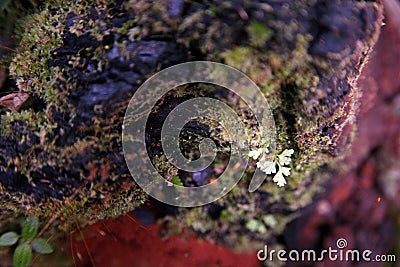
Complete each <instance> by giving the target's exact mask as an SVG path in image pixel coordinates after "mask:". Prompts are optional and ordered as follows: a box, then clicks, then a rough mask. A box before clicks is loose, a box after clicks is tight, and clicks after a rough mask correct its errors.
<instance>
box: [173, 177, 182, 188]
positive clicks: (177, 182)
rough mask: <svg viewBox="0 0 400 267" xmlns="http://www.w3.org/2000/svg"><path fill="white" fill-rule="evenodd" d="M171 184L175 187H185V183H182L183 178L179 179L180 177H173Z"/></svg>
mask: <svg viewBox="0 0 400 267" xmlns="http://www.w3.org/2000/svg"><path fill="white" fill-rule="evenodd" d="M171 183H173V184H174V185H179V186H183V183H182V181H181V178H179V176H172V178H171Z"/></svg>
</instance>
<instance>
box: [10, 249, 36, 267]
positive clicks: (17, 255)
mask: <svg viewBox="0 0 400 267" xmlns="http://www.w3.org/2000/svg"><path fill="white" fill-rule="evenodd" d="M31 260H32V248H31V246H29V245H28V244H27V243H21V244H19V245H18V247H17V248H16V249H15V251H14V259H13V262H14V267H26V266H28V264H29V263H30V262H31Z"/></svg>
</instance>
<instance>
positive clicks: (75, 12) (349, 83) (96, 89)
mask: <svg viewBox="0 0 400 267" xmlns="http://www.w3.org/2000/svg"><path fill="white" fill-rule="evenodd" d="M171 2H177V3H178V2H179V3H180V2H181V5H178V4H177V5H174V8H172V7H171V4H170V3H171ZM238 10H239V11H240V12H239V11H238ZM288 11H290V12H288ZM349 16H351V18H352V20H349V19H348V17H349ZM381 20H382V6H381V3H380V2H375V1H331V2H327V1H323V0H316V1H308V0H299V1H281V2H279V3H277V2H276V1H266V2H265V1H263V2H262V3H261V2H259V1H234V2H232V1H223V0H215V1H211V2H210V1H196V2H184V1H179V0H176V1H155V2H151V1H144V0H140V1H137V0H132V1H121V0H117V1H112V3H111V2H110V1H106V0H100V1H97V2H96V5H93V3H92V2H91V1H72V2H71V1H62V0H52V1H44V2H43V3H42V4H41V5H40V6H39V7H38V9H37V10H36V11H35V12H34V13H33V14H31V15H29V16H26V17H24V18H23V19H22V20H21V21H19V22H18V25H17V27H16V34H15V35H16V37H17V38H16V40H19V43H18V46H17V47H16V48H15V50H16V51H17V53H14V54H12V55H11V56H10V59H9V61H8V63H9V73H10V76H11V79H12V80H13V84H15V86H14V87H13V88H11V89H10V91H16V92H20V93H26V94H28V95H29V100H28V101H30V103H28V101H27V102H26V103H25V104H23V105H22V106H21V107H20V108H19V109H18V111H10V110H8V109H7V108H1V110H0V116H1V123H0V210H1V213H0V214H1V215H0V218H1V219H0V225H1V224H2V223H3V221H6V220H5V219H4V218H7V216H10V214H12V213H20V214H21V213H22V214H24V215H27V216H29V215H34V216H37V217H38V218H40V221H48V219H49V217H50V218H54V219H53V222H54V225H55V226H57V225H58V226H60V228H63V229H66V225H68V224H75V222H74V220H73V219H72V216H71V214H74V215H75V216H76V217H77V218H79V219H78V223H79V224H80V225H85V224H87V223H89V222H94V221H96V220H99V219H102V218H105V217H116V216H118V215H120V214H124V213H127V212H128V211H131V210H133V209H135V208H137V207H139V206H140V205H142V204H143V203H144V202H145V201H146V200H147V198H148V196H147V194H146V193H145V192H144V191H143V190H142V189H141V188H140V187H139V186H138V185H137V184H136V183H135V182H134V179H132V177H131V174H130V173H129V169H128V167H127V165H126V163H125V158H124V154H123V148H122V136H121V131H122V125H123V118H124V116H125V112H126V109H127V107H128V104H129V100H130V99H131V98H132V96H133V95H134V93H135V92H136V91H137V90H138V88H139V87H140V85H142V84H143V83H144V82H145V81H146V80H147V79H149V78H150V77H151V76H152V75H154V74H156V73H158V72H159V71H161V70H164V69H166V68H167V67H170V66H174V65H176V64H179V63H183V62H192V61H212V62H219V63H224V64H226V65H228V66H231V67H234V68H236V69H238V70H240V71H242V72H243V73H245V74H246V75H247V76H248V77H250V78H251V80H253V81H254V82H255V83H256V84H257V86H258V87H259V88H260V89H261V91H262V94H263V96H264V97H265V98H266V99H268V104H269V106H270V109H271V114H272V118H273V120H274V121H275V128H276V137H275V142H274V143H271V142H269V140H260V137H259V135H258V134H257V133H258V132H259V130H260V129H259V128H258V125H256V124H253V123H252V122H254V116H252V115H251V113H250V112H249V109H248V108H246V105H244V103H243V102H241V100H240V98H239V97H237V96H235V95H233V94H230V93H229V92H228V91H226V90H225V91H224V89H223V88H222V89H221V88H217V89H216V92H215V91H214V92H213V93H210V90H211V89H215V87H214V88H210V87H207V86H206V85H190V86H186V87H185V86H183V87H180V88H177V89H176V90H175V89H174V90H172V91H171V92H170V94H169V95H168V94H167V95H165V96H164V98H161V99H160V101H159V102H158V103H157V104H156V106H155V108H154V110H152V113H151V115H150V120H149V123H148V125H147V126H146V127H147V128H146V132H147V133H148V134H146V140H145V141H146V146H145V149H146V151H147V152H148V154H149V155H150V158H151V160H152V162H153V163H154V165H156V169H157V170H158V171H159V172H160V173H162V174H165V175H166V177H167V179H168V180H169V182H170V183H172V184H180V183H182V184H183V185H184V186H185V187H189V186H192V187H199V186H201V185H204V184H207V183H209V182H210V181H214V179H215V178H218V174H220V173H222V172H223V170H224V169H225V168H226V163H227V159H229V157H230V153H231V152H232V149H231V150H229V149H230V142H229V141H230V140H229V138H228V137H227V131H224V130H223V129H222V127H220V126H219V125H218V122H216V121H214V120H208V119H207V118H204V119H200V120H198V121H195V122H190V123H188V124H187V125H186V126H185V127H184V131H183V132H182V134H181V137H180V139H179V142H180V146H181V147H182V154H183V155H185V157H187V158H190V159H191V160H195V159H196V158H197V157H198V156H199V155H201V152H207V151H200V150H201V146H200V144H201V140H203V139H205V138H208V139H211V140H212V141H213V142H214V144H215V146H216V148H217V150H218V153H217V155H216V157H215V160H214V162H213V164H212V165H211V167H210V168H206V169H204V170H201V171H198V172H197V173H196V175H195V176H193V172H192V173H190V172H184V171H182V170H177V169H174V168H173V167H171V165H170V164H169V163H168V162H169V159H168V155H166V154H165V153H163V149H162V146H161V142H160V139H161V136H160V133H161V127H162V125H163V124H162V123H163V121H164V120H165V119H166V118H167V115H168V113H167V112H166V111H168V112H170V111H171V107H175V106H177V105H178V104H180V103H183V102H185V101H187V100H188V99H192V98H197V97H199V96H207V97H210V98H218V99H219V100H220V101H222V102H224V103H226V105H228V106H230V107H231V108H232V109H233V110H234V111H235V113H236V114H238V117H239V118H240V121H242V123H243V125H244V128H243V130H244V131H245V132H246V133H247V134H249V136H251V138H250V143H249V144H247V149H248V153H247V154H246V157H247V159H249V164H248V167H247V168H243V169H244V171H243V178H242V180H241V182H240V183H239V185H238V186H235V187H233V188H232V190H231V191H230V192H229V193H228V194H226V196H225V197H223V198H221V199H218V200H216V201H215V202H213V203H212V204H208V205H205V206H203V207H197V208H191V209H187V208H176V209H175V210H174V213H173V214H174V215H173V216H166V217H165V218H162V219H161V220H162V221H163V222H164V225H167V228H168V230H169V231H170V232H175V231H176V232H179V231H181V229H182V228H185V229H191V230H192V231H194V232H196V233H198V234H199V235H200V236H203V237H205V238H209V239H212V240H215V241H216V242H219V243H221V244H224V245H226V246H229V247H233V248H238V249H241V248H247V249H251V248H260V247H262V246H263V245H264V244H266V243H268V244H269V243H276V244H278V242H276V240H277V237H278V236H279V235H280V234H281V233H282V231H283V229H284V227H285V224H286V223H287V222H288V221H290V220H291V219H292V218H294V217H295V216H296V212H297V211H298V210H299V209H301V208H302V207H305V206H306V205H308V204H310V203H311V202H312V200H313V198H314V197H315V195H316V193H318V192H320V191H321V190H322V185H323V184H324V183H325V182H326V180H327V179H329V178H330V176H331V173H332V170H336V171H337V170H341V169H342V168H343V165H342V164H340V163H341V160H342V159H343V157H344V156H345V155H346V153H347V151H348V149H349V147H350V145H351V143H352V140H353V138H354V133H355V131H356V124H355V123H354V118H355V117H356V116H357V114H358V105H359V96H360V93H359V91H357V89H356V87H355V81H356V79H357V77H358V76H359V73H360V69H361V68H362V66H363V64H364V62H365V61H366V58H367V56H368V54H369V52H370V50H371V48H372V46H373V44H374V43H375V41H376V38H377V35H378V33H379V28H380V23H381ZM338 32H339V34H338ZM317 33H318V34H317ZM326 40H330V44H332V45H329V46H328V45H326ZM199 89H200V90H199ZM152 93H155V92H152ZM148 99H150V97H149V96H148V95H143V102H141V103H139V104H140V105H139V104H138V105H137V106H136V111H137V112H138V115H141V114H140V111H141V107H142V105H146V104H148V103H147V102H146V101H147V100H148ZM128 141H129V142H130V144H131V145H132V147H133V146H134V144H135V142H136V141H137V140H135V139H134V138H132V139H131V140H128ZM231 154H232V153H231ZM129 156H130V157H129V160H130V161H131V162H132V163H133V164H135V166H141V165H140V164H143V161H142V160H143V157H144V155H142V154H138V153H130V155H129ZM237 168H238V169H242V167H240V168H239V167H237ZM257 170H258V171H260V172H264V173H263V176H262V177H265V176H266V175H268V177H271V179H264V180H265V181H264V182H259V181H260V180H257V183H255V184H254V187H257V188H258V189H257V190H255V191H254V192H252V193H250V192H249V191H248V188H249V185H250V183H251V177H252V175H253V173H254V172H256V171H257ZM234 174H235V172H233V174H232V175H234ZM289 174H290V176H289ZM176 177H178V178H179V179H177V178H176ZM134 178H135V177H134ZM216 181H218V179H217V180H216ZM281 185H284V186H283V187H281ZM258 186H259V187H258ZM215 210H217V211H218V212H215ZM54 214H56V215H57V216H55V217H54ZM265 216H268V217H265ZM10 217H12V216H10ZM3 219H4V220H3ZM43 219H46V220H43ZM243 226H245V227H246V229H247V230H246V231H243ZM260 233H262V234H260Z"/></svg>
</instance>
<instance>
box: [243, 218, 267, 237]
mask: <svg viewBox="0 0 400 267" xmlns="http://www.w3.org/2000/svg"><path fill="white" fill-rule="evenodd" d="M246 228H247V229H249V230H250V231H252V232H259V233H261V234H265V233H266V232H267V228H266V227H265V225H264V224H263V223H262V222H260V221H258V220H255V219H251V220H250V221H248V222H247V223H246Z"/></svg>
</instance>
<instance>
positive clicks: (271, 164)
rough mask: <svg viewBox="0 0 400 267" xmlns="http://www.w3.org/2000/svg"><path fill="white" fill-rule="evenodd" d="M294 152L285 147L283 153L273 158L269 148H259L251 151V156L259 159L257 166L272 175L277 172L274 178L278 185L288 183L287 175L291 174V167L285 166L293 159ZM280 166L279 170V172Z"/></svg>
mask: <svg viewBox="0 0 400 267" xmlns="http://www.w3.org/2000/svg"><path fill="white" fill-rule="evenodd" d="M293 153H294V150H293V149H285V150H283V151H282V153H281V154H279V155H278V156H276V157H274V158H272V157H271V155H270V154H269V150H268V148H259V149H257V150H252V151H250V152H249V157H250V158H253V159H255V160H257V159H258V162H257V167H258V168H259V169H260V170H262V171H263V172H265V173H266V174H268V175H270V174H273V173H275V175H274V178H273V179H272V180H273V181H274V182H275V183H277V185H278V186H284V185H285V184H286V179H285V176H289V175H290V167H285V166H288V165H289V164H290V162H291V161H292V159H291V156H292V154H293ZM277 168H278V172H277Z"/></svg>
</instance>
